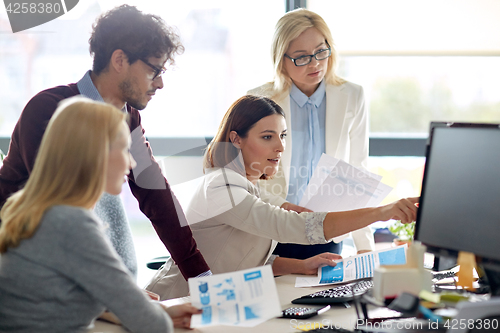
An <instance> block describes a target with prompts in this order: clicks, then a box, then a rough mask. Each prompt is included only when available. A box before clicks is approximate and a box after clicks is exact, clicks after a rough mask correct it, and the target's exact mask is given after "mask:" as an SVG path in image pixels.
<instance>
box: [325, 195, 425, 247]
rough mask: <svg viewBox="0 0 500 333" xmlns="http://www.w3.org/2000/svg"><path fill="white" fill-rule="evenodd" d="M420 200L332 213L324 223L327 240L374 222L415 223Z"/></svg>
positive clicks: (407, 200)
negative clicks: (399, 221) (398, 221)
mask: <svg viewBox="0 0 500 333" xmlns="http://www.w3.org/2000/svg"><path fill="white" fill-rule="evenodd" d="M418 199H419V198H406V199H401V200H398V201H396V202H393V203H391V204H388V205H385V206H381V207H376V208H363V209H356V210H350V211H346V212H332V213H328V214H326V217H325V220H324V221H323V232H324V235H325V239H332V238H333V237H337V236H340V235H343V234H346V233H348V232H351V231H354V230H358V229H360V228H363V227H366V226H368V225H370V224H372V223H373V222H377V221H387V220H390V219H395V220H401V222H403V223H410V222H412V221H415V219H416V217H417V207H416V206H415V204H417V203H418Z"/></svg>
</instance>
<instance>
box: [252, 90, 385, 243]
mask: <svg viewBox="0 0 500 333" xmlns="http://www.w3.org/2000/svg"><path fill="white" fill-rule="evenodd" d="M325 90H326V124H325V141H326V142H325V149H326V154H327V155H330V156H333V157H335V158H338V159H341V160H344V161H346V162H348V163H350V164H352V165H354V166H356V167H363V168H365V169H367V167H368V139H369V132H368V113H367V111H366V106H365V99H364V94H363V88H362V87H361V86H359V85H356V84H354V83H351V82H345V83H343V84H342V85H340V86H335V85H330V84H327V85H326V89H325ZM248 94H250V95H259V96H266V97H272V96H274V95H275V91H274V90H273V84H272V83H266V84H264V85H262V86H260V87H257V88H255V89H252V90H250V91H249V92H248ZM274 101H275V102H276V103H277V104H279V105H280V106H281V108H282V109H283V111H284V112H285V118H286V125H287V129H288V130H287V136H286V149H285V151H284V152H283V154H282V158H281V162H280V163H281V166H280V170H279V171H278V173H277V174H276V176H275V177H274V178H273V179H271V180H266V181H261V182H260V186H261V188H262V189H264V191H262V198H265V199H266V200H268V201H269V202H270V203H272V204H273V205H276V206H281V205H282V204H283V203H284V202H285V201H286V200H285V198H286V196H287V193H288V183H289V179H290V164H291V160H292V137H293V131H292V126H291V123H290V121H291V113H290V90H288V91H285V92H283V93H281V94H280V95H278V96H277V97H274ZM351 234H352V236H353V240H354V244H355V245H356V249H357V250H358V251H359V250H374V249H375V244H374V239H373V233H372V231H371V229H370V228H369V227H365V228H362V229H359V230H356V231H353V232H352V233H351ZM347 236H348V235H347V234H346V235H342V236H339V237H336V238H334V241H335V242H337V243H338V242H340V241H342V240H343V239H345V238H346V237H347Z"/></svg>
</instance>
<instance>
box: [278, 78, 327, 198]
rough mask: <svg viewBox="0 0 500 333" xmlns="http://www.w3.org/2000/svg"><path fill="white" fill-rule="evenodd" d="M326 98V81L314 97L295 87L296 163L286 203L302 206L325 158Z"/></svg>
mask: <svg viewBox="0 0 500 333" xmlns="http://www.w3.org/2000/svg"><path fill="white" fill-rule="evenodd" d="M325 95H326V93H325V82H324V81H322V82H321V84H320V85H319V87H318V89H316V91H315V92H314V94H312V95H311V97H307V95H305V94H304V93H303V92H302V91H300V90H299V88H297V86H295V84H292V89H291V91H290V112H291V118H292V119H291V124H292V129H291V130H292V133H293V135H292V160H291V164H290V183H289V186H288V195H287V197H286V200H287V201H288V202H291V203H294V204H299V202H300V200H301V199H302V196H303V195H304V192H305V190H306V187H307V184H309V180H310V179H311V177H312V174H313V172H314V169H315V168H316V165H317V164H318V162H319V159H320V157H321V155H322V154H323V153H325V118H326V98H325Z"/></svg>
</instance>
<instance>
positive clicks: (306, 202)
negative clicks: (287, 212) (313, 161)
mask: <svg viewBox="0 0 500 333" xmlns="http://www.w3.org/2000/svg"><path fill="white" fill-rule="evenodd" d="M381 179H382V177H381V176H379V175H376V174H374V173H371V172H369V171H366V170H364V169H360V168H356V167H354V166H352V165H351V164H349V163H347V162H344V161H343V160H339V159H337V158H334V157H332V156H329V155H326V154H323V155H321V158H320V160H319V162H318V165H317V166H316V169H315V170H314V173H313V175H312V177H311V180H310V181H309V184H308V185H307V188H306V190H305V192H304V195H303V197H302V200H301V201H300V203H299V205H300V206H303V207H307V208H309V209H310V210H312V211H314V212H340V211H346V210H353V209H358V208H365V207H376V206H378V205H380V203H381V202H382V200H384V199H385V197H386V196H387V195H388V194H389V193H390V192H391V191H392V187H390V186H388V185H386V184H384V183H382V182H381V181H380V180H381Z"/></svg>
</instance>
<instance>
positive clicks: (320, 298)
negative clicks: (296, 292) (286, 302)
mask: <svg viewBox="0 0 500 333" xmlns="http://www.w3.org/2000/svg"><path fill="white" fill-rule="evenodd" d="M353 286H354V296H359V295H362V294H364V293H365V292H366V291H368V290H370V289H371V288H373V280H372V279H367V280H361V281H356V282H351V283H347V284H343V285H341V286H336V287H333V288H330V289H327V290H322V291H317V292H315V293H312V294H309V295H305V296H302V297H300V298H296V299H294V300H293V301H292V303H293V304H334V303H342V302H349V301H352V300H353V298H354V296H353V294H352V293H353Z"/></svg>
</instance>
